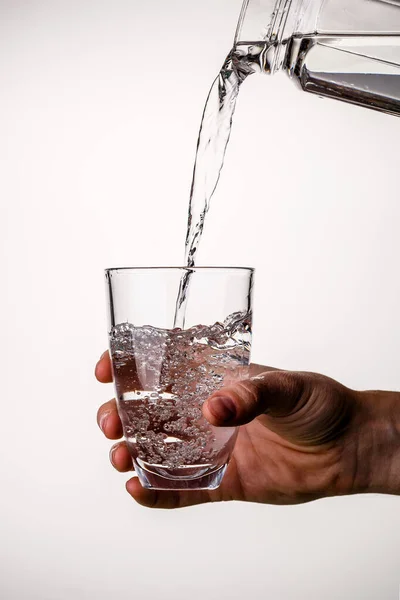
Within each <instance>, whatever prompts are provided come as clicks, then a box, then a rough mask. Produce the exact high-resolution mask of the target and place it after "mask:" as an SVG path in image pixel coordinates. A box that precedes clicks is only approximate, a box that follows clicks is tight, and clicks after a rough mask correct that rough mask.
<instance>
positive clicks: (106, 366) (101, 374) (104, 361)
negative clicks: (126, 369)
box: [94, 350, 113, 383]
mask: <svg viewBox="0 0 400 600" xmlns="http://www.w3.org/2000/svg"><path fill="white" fill-rule="evenodd" d="M94 374H95V376H96V379H97V381H100V383H111V382H112V380H113V376H112V369H111V359H110V355H109V353H108V350H106V351H105V352H104V354H102V356H101V358H100V360H99V362H98V363H97V365H96V368H95V372H94Z"/></svg>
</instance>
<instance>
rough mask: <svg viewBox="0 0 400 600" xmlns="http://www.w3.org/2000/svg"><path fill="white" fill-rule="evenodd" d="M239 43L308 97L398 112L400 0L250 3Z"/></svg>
mask: <svg viewBox="0 0 400 600" xmlns="http://www.w3.org/2000/svg"><path fill="white" fill-rule="evenodd" d="M235 44H236V46H239V47H240V46H242V45H247V46H249V45H250V46H251V47H252V48H253V49H252V52H254V47H257V48H259V50H258V55H259V56H261V57H262V64H261V70H263V71H264V72H266V73H270V74H273V73H275V72H276V71H277V70H279V69H282V68H284V69H286V70H287V71H288V73H289V74H290V76H291V77H293V78H294V80H295V81H297V82H298V83H299V84H300V86H301V87H302V89H303V90H304V91H307V92H311V93H314V94H318V95H320V96H327V97H331V98H335V99H338V100H342V101H345V102H350V103H352V104H357V105H361V106H366V107H369V108H373V109H375V110H380V111H382V112H387V113H390V114H393V115H399V114H400V2H398V0H245V2H244V4H243V8H242V13H241V17H240V20H239V26H238V30H237V33H236V39H235Z"/></svg>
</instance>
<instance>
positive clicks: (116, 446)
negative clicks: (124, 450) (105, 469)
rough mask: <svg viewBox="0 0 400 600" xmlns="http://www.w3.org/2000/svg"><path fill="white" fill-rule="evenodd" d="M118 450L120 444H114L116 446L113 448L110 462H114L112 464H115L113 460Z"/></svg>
mask: <svg viewBox="0 0 400 600" xmlns="http://www.w3.org/2000/svg"><path fill="white" fill-rule="evenodd" d="M117 448H118V444H114V446H112V447H111V450H110V455H109V456H110V461H111V462H112V464H114V462H113V458H114V452H115V451H116V449H117Z"/></svg>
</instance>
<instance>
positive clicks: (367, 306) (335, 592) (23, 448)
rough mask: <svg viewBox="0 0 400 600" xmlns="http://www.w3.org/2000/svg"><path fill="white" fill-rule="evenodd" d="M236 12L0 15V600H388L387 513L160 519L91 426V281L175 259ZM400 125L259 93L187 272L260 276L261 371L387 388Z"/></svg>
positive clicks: (392, 553) (118, 5) (11, 1)
mask: <svg viewBox="0 0 400 600" xmlns="http://www.w3.org/2000/svg"><path fill="white" fill-rule="evenodd" d="M240 5H241V2H240V0H201V2H200V1H199V2H192V1H188V0H174V1H170V2H164V1H161V0H147V1H146V2H138V1H136V0H129V1H128V0H113V1H112V2H111V1H110V0H108V1H106V0H104V1H101V0H96V1H94V0H79V1H78V0H69V1H68V2H67V1H65V0H52V1H50V0H48V1H44V0H25V1H23V0H2V1H1V2H0V90H1V92H0V132H1V135H0V168H1V178H0V198H1V211H2V218H1V237H0V244H1V258H2V280H3V284H2V293H1V296H0V304H1V306H0V319H1V330H2V332H3V335H4V336H3V344H2V348H1V353H2V357H1V358H2V363H3V372H2V378H1V383H0V386H1V387H0V389H1V403H2V418H1V420H0V428H1V439H2V447H3V452H2V453H1V457H0V464H1V473H0V481H1V493H0V508H1V512H0V514H1V517H0V519H1V530H2V534H1V542H0V545H1V548H0V552H1V562H0V564H1V569H0V570H1V574H0V597H1V598H2V599H3V598H4V599H5V600H14V599H15V600H67V599H68V600H69V599H74V600H86V599H92V598H93V599H96V600H103V599H107V600H114V599H115V598H118V597H121V598H140V599H143V600H147V599H153V598H158V597H162V598H166V599H172V598H173V599H174V600H184V599H185V600H186V599H187V598H190V599H191V600H197V599H198V600H200V599H203V598H210V599H214V598H215V599H217V598H231V599H232V600H234V599H239V598H242V597H246V598H249V599H250V598H251V599H252V600H261V599H265V598H270V599H273V600H297V599H303V598H304V599H307V600H320V599H321V598H324V599H325V600H337V599H338V598H341V599H346V600H353V599H357V600H358V599H360V600H361V599H363V600H366V599H368V600H396V599H397V598H398V593H399V583H400V535H399V526H400V511H399V507H400V505H399V500H398V499H397V498H394V497H384V496H382V497H380V496H359V497H352V498H342V499H330V500H325V501H320V502H317V503H312V504H309V505H305V506H300V507H290V508H283V507H282V508H281V507H269V506H258V505H243V504H227V505H214V506H204V507H196V508H192V509H187V510H184V511H182V512H173V513H171V512H152V511H149V510H146V509H144V508H141V507H139V506H137V505H135V503H134V502H133V501H132V499H131V498H130V497H129V496H128V494H127V493H126V492H125V490H124V481H125V480H126V479H127V476H125V475H119V474H117V473H116V472H114V471H113V470H112V468H111V467H110V466H109V463H108V459H107V452H108V448H109V445H110V444H109V443H108V442H107V441H106V440H105V439H104V438H103V437H102V435H101V434H100V432H99V431H98V429H97V426H96V424H95V414H96V410H97V407H98V405H99V404H100V403H101V402H103V401H105V400H107V399H109V398H110V397H112V395H113V391H112V389H111V386H100V385H99V384H98V383H96V382H95V380H94V378H93V374H92V373H93V368H94V363H95V362H96V360H97V359H98V357H99V356H100V354H101V352H102V351H103V349H104V348H105V346H106V320H105V299H104V288H103V273H102V269H103V268H104V267H108V266H121V265H129V264H131V265H144V264H147V265H160V264H162V263H164V264H178V263H181V261H182V255H183V242H184V235H185V226H186V215H187V202H188V192H189V187H190V180H191V171H192V166H193V157H194V150H195V143H196V138H197V131H198V126H199V120H200V116H201V112H202V109H203V106H204V101H205V97H206V94H207V91H208V88H209V86H210V85H211V82H212V79H213V77H214V76H215V75H216V73H217V72H218V69H219V67H220V65H221V63H222V61H223V59H224V56H225V54H226V52H227V51H228V50H229V48H230V45H231V42H232V37H233V33H234V29H235V26H236V21H237V17H238V14H239V10H240ZM399 138H400V120H398V119H396V118H394V117H388V116H384V115H381V114H378V113H374V112H372V111H367V110H363V109H360V108H356V107H351V106H346V105H342V104H340V103H338V102H334V101H328V100H320V99H318V98H316V97H312V96H309V95H308V94H302V93H301V92H300V91H298V90H297V89H296V88H295V86H294V85H293V84H292V83H291V82H290V81H289V79H288V78H286V77H285V76H284V75H277V76H275V77H274V78H268V77H261V76H254V77H253V78H252V80H249V81H248V83H247V84H246V85H245V86H244V87H243V89H242V93H241V97H240V98H239V103H238V108H237V114H236V122H235V127H234V131H233V134H232V141H231V145H230V148H229V152H228V156H227V160H226V167H225V170H224V173H223V176H222V179H221V185H220V188H219V189H218V192H217V194H216V196H215V198H214V201H213V204H212V209H211V213H210V216H209V220H208V222H207V226H206V234H205V237H204V242H203V246H202V248H201V250H200V255H199V263H203V264H214V265H215V264H217V263H219V264H227V265H234V264H239V265H247V264H250V265H253V266H255V267H256V268H257V284H256V307H255V310H256V313H255V314H256V319H255V341H254V354H253V358H254V360H255V361H258V362H263V363H265V364H271V365H275V366H279V367H282V368H289V369H306V370H313V371H320V372H323V373H326V374H329V375H330V376H332V377H335V378H337V379H339V380H341V381H342V382H343V383H345V384H347V385H349V386H352V387H354V388H359V389H365V388H375V389H376V388H388V389H399V385H400V379H399V377H400V376H399V373H400V358H399V356H400V353H399V349H400V348H399V339H400V317H399V310H398V306H399V295H400V289H399V269H398V257H399V251H400V237H399V235H398V229H399V222H400V204H399V195H400V188H399Z"/></svg>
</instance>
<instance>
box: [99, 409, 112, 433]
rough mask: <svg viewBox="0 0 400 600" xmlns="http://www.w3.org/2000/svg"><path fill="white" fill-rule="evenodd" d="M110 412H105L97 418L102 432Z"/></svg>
mask: <svg viewBox="0 0 400 600" xmlns="http://www.w3.org/2000/svg"><path fill="white" fill-rule="evenodd" d="M109 415H110V413H109V412H108V413H105V414H104V415H101V417H100V419H99V427H100V429H101V430H102V432H103V433H104V426H105V424H106V421H107V419H108V417H109Z"/></svg>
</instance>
